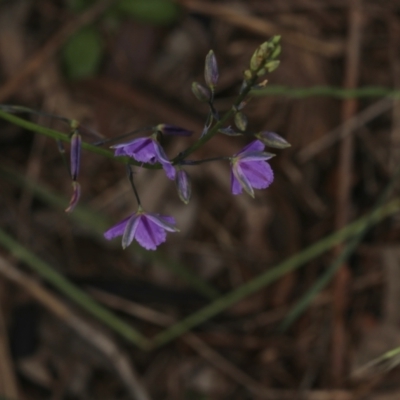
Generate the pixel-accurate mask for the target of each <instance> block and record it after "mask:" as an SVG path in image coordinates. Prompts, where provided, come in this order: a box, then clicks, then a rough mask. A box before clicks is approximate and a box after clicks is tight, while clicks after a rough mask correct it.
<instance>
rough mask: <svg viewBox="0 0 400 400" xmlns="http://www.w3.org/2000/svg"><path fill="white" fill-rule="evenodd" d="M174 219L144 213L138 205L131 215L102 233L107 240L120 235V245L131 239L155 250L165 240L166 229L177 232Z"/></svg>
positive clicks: (148, 248)
mask: <svg viewBox="0 0 400 400" xmlns="http://www.w3.org/2000/svg"><path fill="white" fill-rule="evenodd" d="M174 225H175V219H174V218H172V217H168V216H161V215H158V214H151V213H146V212H145V211H143V210H142V209H141V207H139V209H138V211H137V212H136V213H134V214H132V215H131V216H129V217H127V218H125V219H123V220H122V221H120V222H118V223H117V224H116V225H114V226H112V227H111V228H110V229H109V230H108V231H106V232H105V233H104V237H105V238H106V239H107V240H111V239H113V238H115V237H117V236H122V247H123V248H124V249H125V248H126V247H128V246H129V245H130V244H131V243H132V241H133V239H136V241H137V242H138V243H139V244H140V245H141V246H142V247H144V248H145V249H147V250H155V249H156V248H157V246H158V245H159V244H161V243H163V242H165V240H166V236H167V234H166V231H168V232H178V231H179V229H178V228H176V227H175V226H174Z"/></svg>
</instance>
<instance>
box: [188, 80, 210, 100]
mask: <svg viewBox="0 0 400 400" xmlns="http://www.w3.org/2000/svg"><path fill="white" fill-rule="evenodd" d="M192 92H193V94H194V95H195V96H196V98H197V100H200V101H202V102H204V103H208V102H209V101H210V99H211V92H210V90H209V89H208V88H206V87H205V86H203V85H201V84H200V83H198V82H193V83H192Z"/></svg>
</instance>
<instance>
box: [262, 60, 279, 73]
mask: <svg viewBox="0 0 400 400" xmlns="http://www.w3.org/2000/svg"><path fill="white" fill-rule="evenodd" d="M280 63H281V62H280V61H279V60H272V61H269V62H267V63H266V64H265V65H264V68H265V69H266V70H267V71H268V72H272V71H275V70H276V69H277V68H278V67H279V64H280Z"/></svg>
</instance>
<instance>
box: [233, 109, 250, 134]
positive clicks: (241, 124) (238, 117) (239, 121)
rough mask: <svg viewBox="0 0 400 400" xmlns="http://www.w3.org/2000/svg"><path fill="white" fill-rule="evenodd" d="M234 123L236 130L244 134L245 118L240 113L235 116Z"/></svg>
mask: <svg viewBox="0 0 400 400" xmlns="http://www.w3.org/2000/svg"><path fill="white" fill-rule="evenodd" d="M234 121H235V125H236V126H237V128H238V129H240V130H241V131H242V132H244V131H245V130H246V128H247V117H246V115H244V114H243V113H242V112H241V111H239V112H237V113H236V114H235V118H234Z"/></svg>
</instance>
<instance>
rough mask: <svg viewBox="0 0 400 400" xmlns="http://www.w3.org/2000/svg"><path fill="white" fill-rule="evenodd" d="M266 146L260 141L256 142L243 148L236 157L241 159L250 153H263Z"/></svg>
mask: <svg viewBox="0 0 400 400" xmlns="http://www.w3.org/2000/svg"><path fill="white" fill-rule="evenodd" d="M264 148H265V145H264V143H262V142H261V141H260V140H254V141H253V142H251V143H249V144H248V145H247V146H245V147H243V149H242V150H240V151H239V153H237V154H236V157H240V156H241V155H242V154H243V155H244V154H245V153H249V152H261V151H264Z"/></svg>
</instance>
